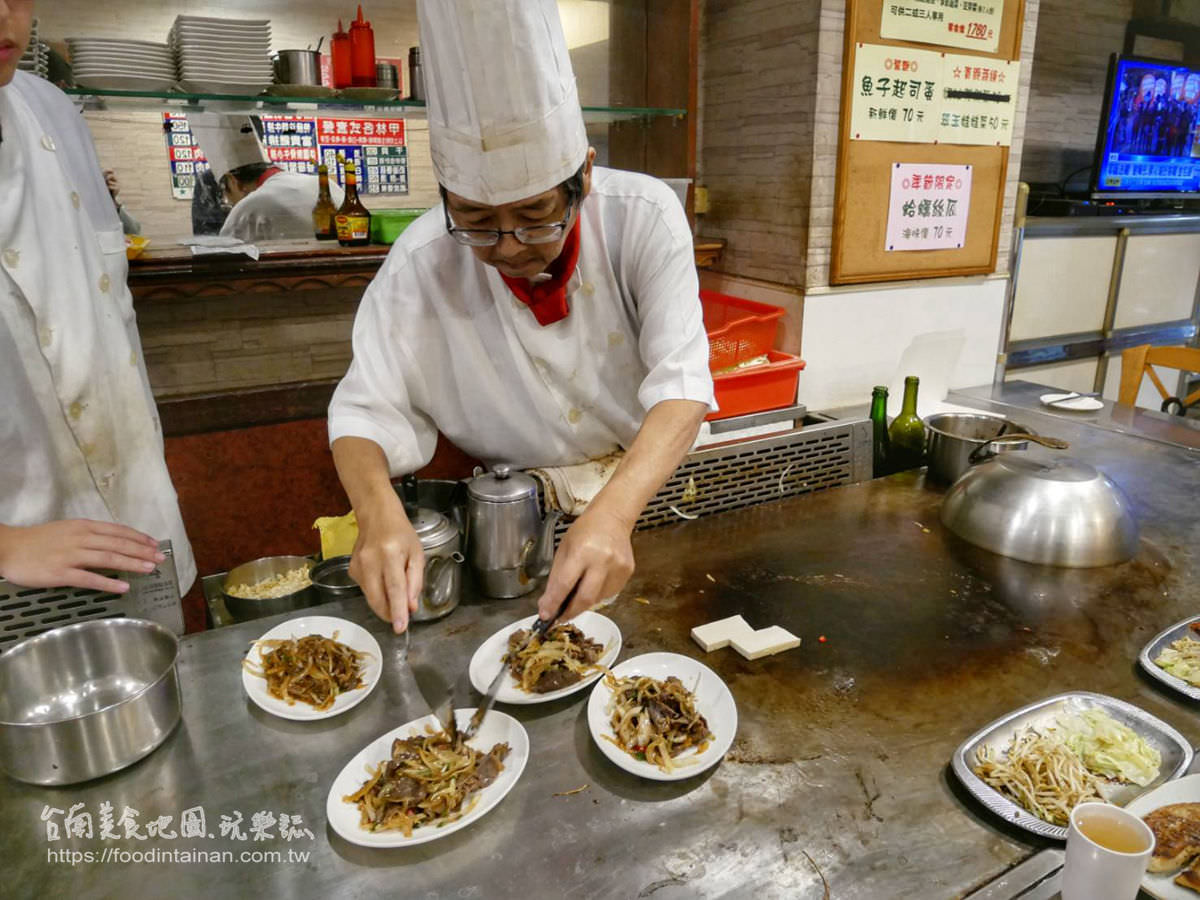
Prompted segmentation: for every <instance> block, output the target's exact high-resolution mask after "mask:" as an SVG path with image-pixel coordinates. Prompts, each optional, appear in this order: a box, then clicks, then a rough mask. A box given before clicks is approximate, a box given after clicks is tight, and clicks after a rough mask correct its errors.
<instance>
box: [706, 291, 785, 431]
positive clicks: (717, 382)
mask: <svg viewBox="0 0 1200 900" xmlns="http://www.w3.org/2000/svg"><path fill="white" fill-rule="evenodd" d="M745 302H749V301H745ZM756 305H758V306H762V305H764V304H756ZM761 355H762V354H760V353H755V354H754V356H761ZM767 360H768V361H767V362H766V363H764V364H762V365H760V366H749V367H747V368H745V369H738V370H736V371H734V372H725V373H724V374H721V375H714V376H713V388H714V389H715V391H716V395H717V405H718V406H720V407H721V408H720V409H719V410H717V411H716V412H714V413H709V414H708V415H707V416H706V417H705V418H707V419H708V421H710V422H711V421H714V420H716V419H728V418H731V417H732V416H745V415H749V414H750V413H756V412H764V411H766V410H768V409H781V408H783V407H785V406H791V405H792V404H794V403H795V402H796V385H797V383H798V382H799V380H800V370H801V369H803V368H804V365H805V363H804V360H802V359H800V358H799V357H797V356H792V355H791V354H790V353H782V352H780V351H778V350H768V351H767Z"/></svg>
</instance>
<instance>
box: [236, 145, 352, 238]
mask: <svg viewBox="0 0 1200 900" xmlns="http://www.w3.org/2000/svg"><path fill="white" fill-rule="evenodd" d="M318 187H319V185H318V181H317V177H316V176H315V175H301V174H300V173H298V172H285V171H283V170H281V169H279V168H278V167H277V166H273V165H271V164H270V163H265V162H257V163H250V164H248V165H244V166H238V167H237V168H235V169H231V170H230V171H228V172H226V173H225V175H224V176H223V177H222V178H221V188H222V190H223V191H224V193H225V198H226V200H227V201H228V202H229V203H230V204H231V205H232V206H233V209H232V210H230V212H229V217H228V218H227V219H226V220H225V224H224V225H222V226H221V234H222V235H225V236H227V237H228V236H232V237H236V238H239V239H241V240H243V241H246V242H247V243H251V244H252V243H255V242H257V241H278V240H285V239H288V238H305V237H309V238H310V237H312V236H313V220H312V211H313V207H314V206H316V203H317V191H318ZM329 193H330V196H331V197H332V198H333V205H334V207H338V206H341V205H342V197H343V193H342V189H341V188H340V187H338V185H337V184H335V183H333V182H330V185H329Z"/></svg>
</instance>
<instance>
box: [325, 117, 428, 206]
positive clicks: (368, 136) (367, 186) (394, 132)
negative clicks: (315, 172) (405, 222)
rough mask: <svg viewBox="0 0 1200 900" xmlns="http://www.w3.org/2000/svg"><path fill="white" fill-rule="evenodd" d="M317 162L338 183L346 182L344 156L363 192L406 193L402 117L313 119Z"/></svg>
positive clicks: (406, 148)
mask: <svg viewBox="0 0 1200 900" xmlns="http://www.w3.org/2000/svg"><path fill="white" fill-rule="evenodd" d="M317 143H318V144H319V147H320V156H321V162H323V163H325V165H327V166H329V174H331V175H334V176H335V177H336V178H337V181H338V184H342V185H344V184H345V183H346V160H354V168H355V170H356V173H355V174H356V177H357V179H358V190H359V192H360V193H364V194H407V193H408V147H407V146H406V145H405V140H404V120H403V119H346V118H329V117H326V116H321V117H320V118H318V119H317Z"/></svg>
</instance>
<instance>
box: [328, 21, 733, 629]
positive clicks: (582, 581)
mask: <svg viewBox="0 0 1200 900" xmlns="http://www.w3.org/2000/svg"><path fill="white" fill-rule="evenodd" d="M418 14H419V18H420V29H421V50H422V54H423V55H424V56H425V59H426V60H427V66H428V79H427V80H428V83H429V84H430V85H433V86H434V87H433V88H431V90H430V91H429V100H428V118H429V131H430V149H431V152H432V156H433V164H434V171H435V173H436V175H437V178H438V181H439V183H440V184H441V186H442V191H443V203H442V205H441V206H439V207H436V208H435V209H433V210H430V211H429V212H428V213H427V214H425V215H424V216H422V217H421V218H420V219H418V220H417V221H416V222H414V223H413V224H412V225H411V226H409V228H408V229H407V230H406V231H405V232H404V234H403V235H402V236H401V238H400V239H399V240H398V241H397V243H396V244H395V246H394V247H393V248H392V251H391V252H390V253H389V255H388V258H387V260H386V262H385V263H384V265H383V267H382V269H381V270H380V272H379V274H378V275H377V277H376V278H375V280H374V281H373V282H372V284H371V286H370V287H369V288H368V289H367V292H366V294H365V295H364V297H363V300H362V304H361V306H360V309H359V312H358V316H357V318H356V320H355V325H354V359H353V362H352V364H351V366H350V369H349V371H348V372H347V374H346V377H345V378H344V379H343V380H342V382H341V383H340V385H339V386H338V388H337V391H336V393H335V394H334V397H333V400H332V402H331V404H330V408H329V434H330V439H331V441H332V445H333V455H334V461H335V464H336V465H337V470H338V474H339V476H340V477H341V480H342V484H343V486H344V487H345V489H346V493H347V495H348V496H349V498H350V501H351V503H352V505H353V508H354V510H355V512H356V513H357V517H358V523H359V537H358V542H357V544H356V546H355V549H354V556H353V559H352V562H351V568H350V571H351V574H352V575H353V576H354V577H355V579H356V580H357V581H358V583H359V584H360V585H361V586H362V588H363V590H364V593H365V595H366V597H367V600H368V602H369V603H370V605H371V607H372V609H374V610H375V612H376V613H377V614H378V615H379V616H380V617H382V618H384V619H389V620H391V621H392V623H393V627H394V628H395V630H397V631H401V630H403V629H404V628H405V627H406V626H407V622H408V616H409V613H410V611H411V610H415V609H416V606H417V600H418V598H419V596H420V591H421V587H422V578H423V568H424V559H423V555H422V551H421V545H420V541H419V539H418V538H417V536H416V534H415V532H414V531H413V528H412V526H411V525H410V524H409V522H408V519H407V518H406V517H405V514H404V510H403V507H402V505H401V503H400V502H399V500H398V499H397V497H396V494H395V492H394V490H393V489H392V486H391V482H390V479H391V478H393V477H396V476H399V475H403V474H407V473H410V472H413V471H415V470H417V469H419V468H421V467H422V466H423V465H425V464H426V463H428V462H429V460H430V459H431V458H432V456H433V452H434V446H435V443H436V439H437V433H438V431H439V430H440V431H441V432H442V433H444V434H445V435H446V436H447V437H448V438H449V439H450V440H451V441H453V442H454V443H455V444H456V445H458V447H460V448H461V449H463V450H464V451H466V452H467V453H469V454H472V455H473V456H475V457H477V458H479V459H481V460H483V461H484V462H486V463H487V464H489V465H495V464H497V463H506V464H509V465H511V466H515V467H521V468H525V467H531V466H560V465H569V464H575V463H580V462H583V461H585V460H588V459H595V458H598V457H600V456H603V455H606V454H608V453H611V452H613V451H614V450H617V449H620V448H623V449H625V450H626V453H625V455H624V457H623V458H622V461H621V463H620V464H619V466H618V468H617V470H616V472H615V473H614V474H613V476H612V478H611V480H610V481H609V482H608V484H607V485H606V486H605V487H604V488H603V489H602V490H601V492H600V493H599V494H598V495H597V497H596V498H595V499H594V500H593V501H592V502H591V503H590V504H589V505H588V507H587V509H586V511H585V512H584V513H583V514H582V515H581V516H580V517H579V518H577V519H576V520H575V521H574V522H573V523H572V525H571V528H570V530H569V531H568V532H567V534H566V535H565V536H564V538H563V541H562V543H561V544H560V547H559V550H558V552H557V554H556V556H555V559H554V565H553V568H552V570H551V573H550V576H549V579H548V581H547V584H546V589H545V593H544V594H543V596H542V598H541V600H540V601H539V611H540V612H541V614H542V616H543V617H545V618H549V617H550V616H552V615H553V614H554V613H555V612H557V610H558V607H559V606H560V605H561V603H562V602H563V600H565V598H566V597H567V594H568V592H569V591H570V590H571V588H572V587H577V591H576V594H575V599H574V601H573V602H572V604H571V606H570V608H569V609H568V610H567V611H566V617H567V618H570V617H572V616H574V615H576V614H578V613H579V612H581V611H582V610H584V609H586V608H588V607H589V606H591V605H593V604H594V603H596V602H597V601H598V600H600V599H601V598H604V597H608V596H611V595H613V594H616V593H617V592H618V591H619V590H620V589H621V588H622V587H623V586H624V585H625V583H626V582H627V581H628V579H629V576H630V575H631V574H632V572H633V565H634V560H633V550H632V546H631V543H630V535H631V532H632V530H633V526H634V523H635V521H636V519H637V517H638V516H639V515H640V513H641V511H642V509H643V508H644V507H645V504H646V503H647V502H649V500H650V498H651V497H653V496H654V494H655V493H656V492H657V491H658V489H659V488H660V487H661V486H662V485H663V484H664V482H665V481H666V480H667V478H669V477H670V475H671V473H672V472H674V470H675V469H676V467H677V466H678V465H679V463H680V461H681V460H682V459H683V457H684V456H685V455H686V453H687V452H688V450H689V449H690V447H691V446H692V444H693V442H694V441H695V437H696V434H697V432H698V430H699V427H700V424H701V422H702V421H703V418H704V416H705V414H706V413H707V412H708V411H709V410H710V409H712V408H714V401H713V385H712V378H711V376H710V374H709V369H708V342H707V337H706V334H705V330H704V323H703V318H702V314H701V307H700V302H699V290H698V284H697V277H696V269H695V264H694V255H693V249H692V235H691V231H690V229H689V226H688V222H687V218H686V216H685V215H684V212H683V209H682V207H681V206H680V204H679V201H678V199H677V198H676V197H675V195H674V194H673V192H672V191H671V189H670V188H669V187H667V186H666V185H665V184H664V183H662V182H661V181H659V180H657V179H655V178H651V177H649V176H645V175H639V174H634V173H630V172H619V171H614V170H608V169H603V168H599V167H596V166H594V165H593V159H594V157H595V151H594V150H593V149H592V148H590V147H589V146H588V142H587V135H586V133H585V130H584V124H583V117H582V113H581V110H580V106H579V97H578V94H577V92H576V87H575V79H574V75H573V73H572V71H571V63H570V58H569V57H568V55H567V48H566V41H565V39H564V37H563V31H562V25H561V22H560V21H559V17H558V10H557V7H556V6H555V3H554V0H437V2H433V0H427V2H421V3H419V4H418Z"/></svg>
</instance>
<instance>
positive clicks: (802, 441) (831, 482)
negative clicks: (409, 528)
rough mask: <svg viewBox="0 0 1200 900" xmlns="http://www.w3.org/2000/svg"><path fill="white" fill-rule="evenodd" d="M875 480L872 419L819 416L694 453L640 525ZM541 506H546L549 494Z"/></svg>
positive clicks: (562, 525) (561, 529)
mask: <svg viewBox="0 0 1200 900" xmlns="http://www.w3.org/2000/svg"><path fill="white" fill-rule="evenodd" d="M809 421H811V420H809ZM870 477H871V423H870V420H868V419H853V420H847V421H834V422H822V421H819V420H818V421H815V423H814V424H806V425H805V426H804V427H803V428H800V429H796V430H794V431H788V432H785V433H784V434H779V435H770V436H768V437H763V438H752V439H748V440H743V441H735V442H731V443H729V444H724V445H719V446H716V447H704V448H701V449H699V450H694V451H692V453H690V454H689V455H688V458H687V460H685V461H684V463H683V464H682V465H681V466H680V467H679V469H678V470H677V471H676V472H675V474H674V475H673V476H672V477H671V479H670V480H669V481H668V482H667V483H666V484H665V485H663V487H662V489H661V490H660V491H659V492H658V493H657V494H656V495H655V496H654V497H653V498H652V499H651V500H650V502H649V503H648V504H647V505H646V508H645V510H643V511H642V515H641V516H640V517H639V518H638V521H637V525H636V526H635V530H637V531H643V530H645V529H648V528H656V527H658V526H660V525H669V524H671V523H674V522H679V521H682V520H684V519H687V518H693V517H695V518H700V517H702V516H711V515H713V514H714V513H720V512H727V511H729V510H732V509H741V508H743V507H746V506H755V505H757V504H759V503H766V502H768V501H770V500H782V499H783V498H785V497H794V496H797V495H799V494H808V493H812V492H813V491H823V490H825V489H827V488H831V487H839V486H841V485H844V484H854V483H855V482H858V481H866V480H868V479H870ZM539 485H540V482H539ZM542 503H543V507H544V506H545V499H544V496H543V497H542ZM672 507H674V509H672ZM677 511H678V512H677ZM569 525H570V522H569V521H560V522H559V524H558V527H557V528H556V529H555V536H556V537H557V538H561V537H562V535H563V534H565V533H566V530H567V528H568V526H569Z"/></svg>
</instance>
